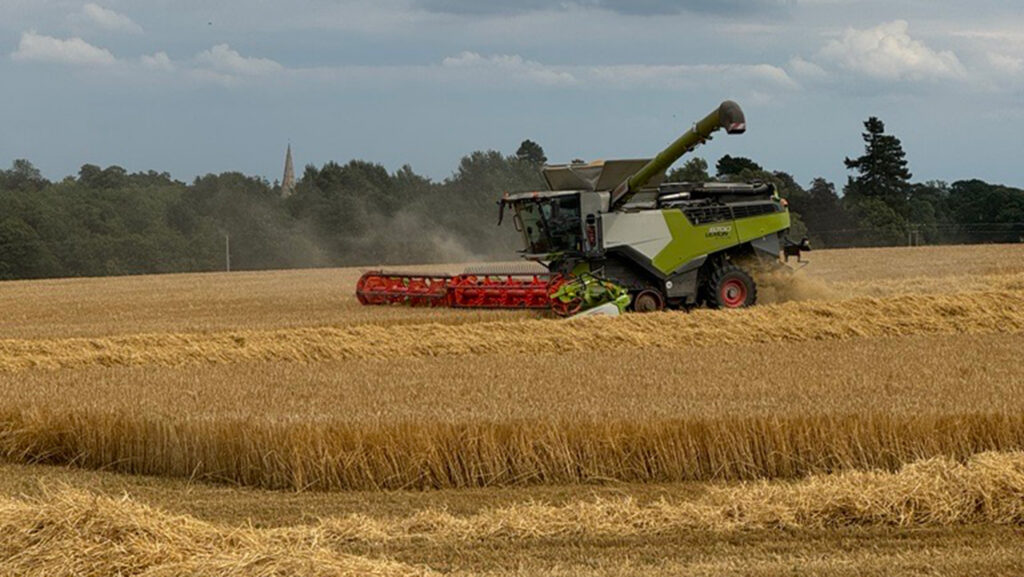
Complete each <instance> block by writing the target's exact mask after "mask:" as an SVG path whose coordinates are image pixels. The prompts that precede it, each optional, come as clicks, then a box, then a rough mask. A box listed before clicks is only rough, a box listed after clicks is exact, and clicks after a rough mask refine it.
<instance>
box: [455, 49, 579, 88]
mask: <svg viewBox="0 0 1024 577" xmlns="http://www.w3.org/2000/svg"><path fill="white" fill-rule="evenodd" d="M441 66H442V67H444V68H450V69H458V70H469V71H473V72H475V73H479V74H480V75H483V76H485V77H486V81H488V82H491V81H496V80H509V79H513V80H527V81H531V82H535V83H537V84H544V85H551V86H554V85H571V84H575V83H576V78H575V77H574V76H573V75H572V74H570V73H569V72H566V71H564V70H559V69H557V68H556V67H552V66H546V65H544V64H541V63H539V62H533V61H531V60H524V59H523V58H522V57H521V56H519V55H517V54H513V55H504V54H498V55H494V56H481V55H480V54H477V53H476V52H463V53H461V54H459V55H458V56H449V57H447V58H445V59H444V60H443V61H442V62H441Z"/></svg>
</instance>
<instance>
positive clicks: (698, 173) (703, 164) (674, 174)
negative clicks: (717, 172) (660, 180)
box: [665, 156, 711, 182]
mask: <svg viewBox="0 0 1024 577" xmlns="http://www.w3.org/2000/svg"><path fill="white" fill-rule="evenodd" d="M665 180H666V182H710V181H711V175H710V174H708V161H706V160H704V159H703V158H700V157H699V156H695V157H693V158H691V159H689V160H687V161H686V163H685V164H683V166H681V167H679V168H676V169H673V170H672V171H671V172H669V173H668V176H666V177H665Z"/></svg>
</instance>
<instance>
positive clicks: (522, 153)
mask: <svg viewBox="0 0 1024 577" xmlns="http://www.w3.org/2000/svg"><path fill="white" fill-rule="evenodd" d="M516 158H518V159H519V160H522V161H524V162H529V163H531V164H536V165H541V164H544V163H545V162H547V161H548V157H547V156H545V155H544V149H543V148H541V146H540V145H539V144H537V143H536V142H534V141H532V140H529V139H527V140H524V141H523V142H522V144H520V145H519V149H518V150H516Z"/></svg>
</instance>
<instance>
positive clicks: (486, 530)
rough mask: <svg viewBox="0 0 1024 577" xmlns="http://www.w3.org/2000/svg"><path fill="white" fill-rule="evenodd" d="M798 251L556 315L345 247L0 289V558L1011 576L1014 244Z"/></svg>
mask: <svg viewBox="0 0 1024 577" xmlns="http://www.w3.org/2000/svg"><path fill="white" fill-rule="evenodd" d="M811 261H812V262H811V264H809V265H807V266H806V267H805V268H803V269H801V270H799V271H798V272H796V273H795V274H794V275H792V276H780V275H773V276H770V277H762V278H760V279H759V282H760V284H761V291H760V294H761V297H762V298H761V302H762V304H761V305H759V306H758V307H755V308H752V309H747V310H742V311H708V310H696V311H691V312H666V313H658V314H651V315H629V316H626V317H622V318H615V319H612V318H590V319H579V320H569V321H565V320H560V319H554V318H549V317H547V316H545V315H542V314H538V313H536V312H527V311H456V310H443V309H406V308H401V307H362V306H360V305H358V303H357V302H356V301H355V299H354V297H353V294H352V291H353V287H354V283H355V280H356V279H357V278H358V276H359V274H361V270H359V269H323V270H305V271H280V272H275V271H272V272H252V273H249V272H244V273H231V274H199V275H166V276H152V277H125V278H112V279H67V280H53V281H30V282H8V283H0V311H2V313H3V314H2V318H0V509H2V510H3V514H2V515H0V519H3V520H2V521H0V543H4V544H5V545H0V573H2V574H18V575H54V574H58V575H60V574H63V575H103V574H111V573H117V572H120V573H121V574H133V575H134V574H139V575H141V574H145V575H165V574H166V575H172V574H195V575H281V574H309V575H349V574H351V575H367V574H369V575H374V574H379V575H432V574H457V575H488V574H494V575H498V574H518V575H619V574H630V575H632V574H644V575H670V574H671V575H677V574H707V575H713V574H720V573H721V572H740V573H743V574H752V575H774V574H782V573H792V572H793V571H794V570H798V571H799V572H805V573H811V574H822V575H845V574H850V575H855V574H856V575H860V574H890V573H891V572H892V571H893V570H894V568H899V569H900V572H901V573H903V574H916V573H920V574H936V573H937V572H938V573H943V572H948V573H956V574H979V575H980V574H992V573H993V572H996V573H998V572H1003V573H1016V572H1020V571H1022V570H1024V563H1021V561H1020V560H1019V559H1018V556H1017V555H1014V554H1013V552H1014V547H1011V546H1009V545H1008V541H1007V538H1008V537H1009V538H1019V537H1018V536H1017V535H1018V531H1019V530H1020V527H1021V526H1022V525H1024V513H1022V511H1024V505H1022V503H1024V501H1022V500H1021V495H1022V494H1024V480H1022V479H1024V459H1022V458H1021V456H1020V455H1021V453H1019V452H1018V451H1024V363H1022V362H1021V360H1020V359H1021V351H1024V246H1021V245H985V246H959V247H927V248H890V249H856V250H836V251H819V252H813V253H811ZM460 268H461V266H460V265H451V266H448V267H430V270H449V271H457V270H460ZM39 528H45V530H44V529H39ZM111 542H118V543H120V545H119V547H120V548H119V549H118V553H117V554H113V553H111V552H110V547H108V546H107V545H108V544H109V543H111ZM5 546H6V549H5V548H4V547H5ZM921 548H923V549H922V550H931V551H942V552H944V553H943V555H942V561H941V563H939V564H938V565H936V561H935V559H934V558H932V557H934V556H929V555H925V554H923V553H920V552H915V551H917V550H918V549H921ZM69 550H74V551H79V553H76V554H74V555H70V556H69V555H68V554H66V553H63V551H69ZM684 551H685V552H684ZM936 568H938V569H936Z"/></svg>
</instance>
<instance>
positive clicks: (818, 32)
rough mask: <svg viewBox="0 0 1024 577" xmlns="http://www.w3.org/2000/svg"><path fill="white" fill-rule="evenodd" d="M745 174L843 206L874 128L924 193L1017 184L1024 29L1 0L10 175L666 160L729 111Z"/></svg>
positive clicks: (0, 53) (993, 7) (891, 0)
mask: <svg viewBox="0 0 1024 577" xmlns="http://www.w3.org/2000/svg"><path fill="white" fill-rule="evenodd" d="M725 99H733V100H736V101H737V102H739V103H740V105H741V106H742V107H743V109H744V111H745V112H746V116H747V125H748V130H747V133H746V134H744V135H742V136H726V135H724V134H720V135H717V136H716V137H715V138H714V140H713V141H712V142H709V143H708V144H707V145H705V146H704V147H703V148H701V149H699V150H697V151H696V152H695V153H694V154H696V155H697V156H702V157H704V158H706V159H708V160H709V162H710V163H711V164H712V165H713V164H714V161H715V160H717V159H718V158H719V157H721V156H722V155H724V154H731V155H734V156H737V155H739V156H747V157H750V158H752V159H754V160H756V161H758V162H759V163H761V164H762V165H764V166H765V167H766V168H768V169H770V170H783V171H786V172H789V173H790V174H792V175H793V176H794V177H796V179H797V180H798V181H799V182H801V183H803V184H805V185H806V184H808V183H809V181H810V180H811V179H812V178H814V177H825V178H827V179H829V180H831V181H833V182H835V183H836V184H837V186H838V187H839V188H841V186H842V184H843V183H845V181H846V178H847V176H848V174H849V173H848V172H847V171H846V169H845V168H844V165H843V159H844V158H845V157H848V156H849V157H855V156H858V155H860V154H861V153H862V152H863V143H862V140H861V136H860V134H861V132H862V131H863V122H864V120H866V119H867V118H868V117H869V116H878V117H879V118H881V119H882V120H883V121H884V122H885V125H886V129H887V131H888V132H890V133H892V134H895V135H896V136H898V137H899V138H900V139H901V140H902V142H903V147H904V150H905V151H906V153H907V159H908V161H909V163H910V170H911V171H912V172H913V174H914V180H915V181H921V182H923V181H929V180H943V181H947V182H952V181H955V180H959V179H966V178H981V179H983V180H987V181H989V182H995V183H1003V184H1008V185H1012V186H1024V163H1022V162H1021V160H1020V156H1021V153H1022V152H1024V146H1022V145H1024V10H1021V9H1020V6H1019V5H1017V3H1016V2H1005V1H995V0H976V1H974V2H960V1H953V0H904V1H900V0H886V1H875V0H864V1H857V0H749V1H742V0H720V1H711V0H676V1H669V0H634V1H628V0H575V1H565V2H543V1H540V0H518V1H517V0H505V1H501V2H499V1H496V0H293V1H290V2H284V1H279V2H271V1H268V0H218V1H217V2H210V1H208V0H203V1H200V0H173V1H172V0H96V1H90V2H82V1H68V0H0V103H2V105H0V126H2V127H3V137H2V138H0V166H10V164H11V162H12V161H13V160H14V159H17V158H27V159H29V160H30V161H31V162H32V163H34V164H35V165H36V166H37V167H38V168H40V169H41V170H42V171H43V173H44V175H46V176H47V177H48V178H51V179H60V178H63V177H64V176H67V175H74V174H76V173H77V172H78V168H79V167H80V166H81V165H83V164H86V163H91V164H97V165H100V166H108V165H113V164H116V165H119V166H122V167H124V168H126V169H128V170H129V171H132V172H134V171H145V170H157V171H161V172H162V171H167V172H170V173H171V174H172V175H173V176H174V177H175V178H179V179H182V180H186V181H190V180H191V179H193V178H194V177H196V176H198V175H202V174H206V173H210V172H213V173H219V172H224V171H229V170H238V171H241V172H244V173H247V174H251V175H259V176H263V177H265V178H267V179H268V180H271V181H272V180H274V179H280V177H281V174H282V171H283V160H284V151H285V147H286V146H287V145H288V144H289V143H290V144H291V146H292V149H293V152H294V157H295V163H296V165H297V166H300V167H301V166H303V165H306V164H316V165H321V164H323V163H324V162H327V161H331V160H333V161H337V162H341V163H344V162H347V161H348V160H350V159H354V158H358V159H363V160H367V161H372V162H377V163H381V164H383V165H384V166H385V167H387V168H388V169H389V170H396V169H398V168H400V167H401V166H402V165H403V164H409V165H411V166H412V167H413V169H414V170H416V171H417V172H418V173H421V174H425V175H427V176H430V177H431V178H433V179H436V180H441V179H444V178H446V177H448V176H450V175H452V173H453V172H454V171H455V170H457V167H458V163H459V159H460V158H461V157H462V156H464V155H466V154H468V153H469V152H472V151H474V150H488V149H493V150H499V151H501V152H503V153H505V154H511V153H514V152H515V150H516V148H517V147H518V145H519V143H520V142H521V141H522V140H524V139H532V140H534V141H536V142H538V143H540V144H541V145H542V146H543V147H544V150H545V151H546V153H547V156H548V158H549V161H550V162H568V161H570V160H572V159H574V158H582V159H586V160H595V159H603V158H642V157H649V156H653V155H654V154H656V153H657V152H658V151H659V150H660V149H661V148H662V147H663V146H664V145H666V144H668V143H669V142H671V141H672V140H673V139H675V138H676V136H677V135H678V134H680V133H682V132H683V131H685V130H686V129H688V128H689V127H690V126H691V125H692V123H693V122H694V121H696V120H698V119H700V118H701V117H703V116H704V115H705V114H707V113H708V112H710V111H711V110H713V109H714V108H715V107H716V106H717V104H718V103H719V102H721V101H722V100H725Z"/></svg>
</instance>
